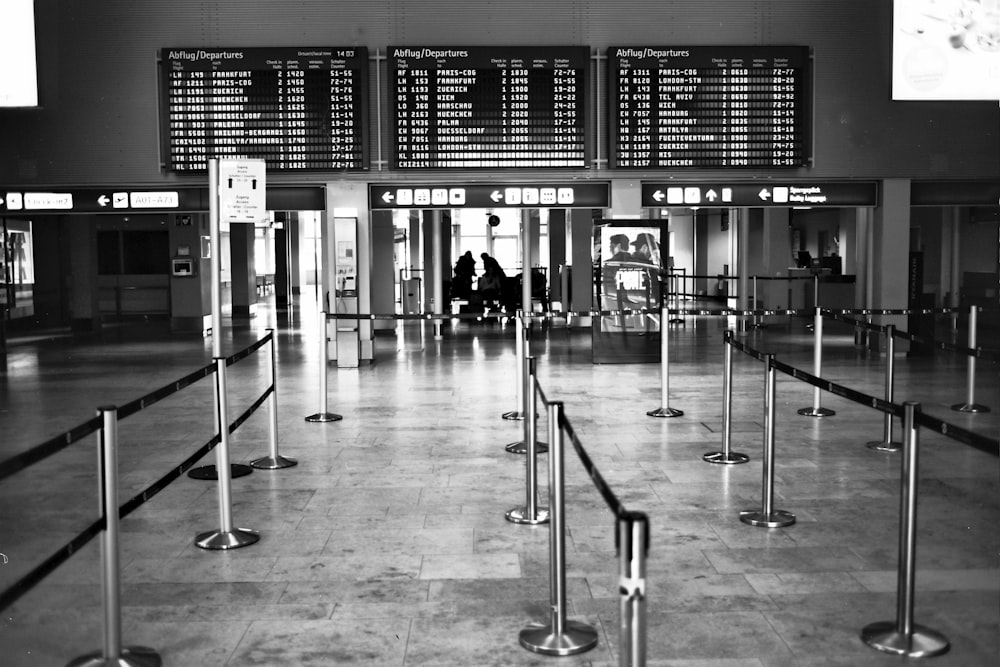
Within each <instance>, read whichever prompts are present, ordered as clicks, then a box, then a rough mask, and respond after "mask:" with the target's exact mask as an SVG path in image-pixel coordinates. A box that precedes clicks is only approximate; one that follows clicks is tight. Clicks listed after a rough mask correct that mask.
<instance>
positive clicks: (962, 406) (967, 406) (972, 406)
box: [951, 403, 990, 412]
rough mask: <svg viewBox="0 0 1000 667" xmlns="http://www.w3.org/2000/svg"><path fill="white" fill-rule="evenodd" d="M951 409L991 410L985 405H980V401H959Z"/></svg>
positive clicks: (958, 410) (964, 410)
mask: <svg viewBox="0 0 1000 667" xmlns="http://www.w3.org/2000/svg"><path fill="white" fill-rule="evenodd" d="M951 409H952V410H954V411H956V412H989V411H990V409H989V408H988V407H986V406H985V405H979V404H978V403H957V404H955V405H953V406H951Z"/></svg>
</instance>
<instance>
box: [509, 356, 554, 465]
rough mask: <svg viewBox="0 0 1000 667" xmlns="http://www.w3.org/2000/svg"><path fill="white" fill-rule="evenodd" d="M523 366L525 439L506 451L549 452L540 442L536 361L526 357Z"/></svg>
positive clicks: (514, 443)
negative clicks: (532, 449) (536, 393)
mask: <svg viewBox="0 0 1000 667" xmlns="http://www.w3.org/2000/svg"><path fill="white" fill-rule="evenodd" d="M522 366H523V367H524V370H523V372H522V373H521V377H523V378H524V381H523V385H522V391H521V396H522V397H523V398H522V402H523V405H522V406H521V409H522V411H523V414H524V416H525V418H524V439H523V440H519V441H517V442H512V443H510V444H509V445H507V446H506V447H505V448H504V449H506V450H507V451H508V452H510V453H511V454H529V452H530V451H531V448H532V447H534V448H535V452H537V453H543V452H547V451H549V447H548V445H546V444H545V443H544V442H539V441H538V412H537V407H536V400H537V397H536V395H535V359H534V358H533V357H525V358H524V360H523V362H522Z"/></svg>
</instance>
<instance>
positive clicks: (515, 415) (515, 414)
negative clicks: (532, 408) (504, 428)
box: [500, 410, 524, 421]
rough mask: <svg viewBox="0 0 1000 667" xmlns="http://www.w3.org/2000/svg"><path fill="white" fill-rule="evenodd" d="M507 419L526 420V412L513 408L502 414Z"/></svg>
mask: <svg viewBox="0 0 1000 667" xmlns="http://www.w3.org/2000/svg"><path fill="white" fill-rule="evenodd" d="M500 416H501V417H503V418H504V419H506V420H507V421H524V413H523V412H520V411H518V410H511V411H510V412H505V413H503V414H502V415H500Z"/></svg>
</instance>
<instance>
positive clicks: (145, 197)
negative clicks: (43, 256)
mask: <svg viewBox="0 0 1000 667" xmlns="http://www.w3.org/2000/svg"><path fill="white" fill-rule="evenodd" d="M227 184H228V182H227ZM235 184H236V182H235V181H234V185H235ZM247 187H249V188H250V190H251V191H252V190H253V183H252V179H251V181H250V184H249V186H247ZM259 187H261V188H263V183H261V184H260V185H259ZM325 208H326V191H325V189H324V188H322V187H312V186H311V187H297V186H277V187H269V188H267V189H266V208H265V210H270V211H282V210H284V211H318V210H323V209H325ZM208 209H209V198H208V188H199V187H183V188H164V189H162V190H160V189H156V188H139V189H135V190H128V189H125V188H122V187H121V186H116V187H107V188H86V189H80V188H70V189H65V190H44V191H43V190H28V189H24V188H17V187H5V186H2V185H0V213H118V214H122V213H129V212H132V213H162V212H177V213H192V212H198V211H207V210H208Z"/></svg>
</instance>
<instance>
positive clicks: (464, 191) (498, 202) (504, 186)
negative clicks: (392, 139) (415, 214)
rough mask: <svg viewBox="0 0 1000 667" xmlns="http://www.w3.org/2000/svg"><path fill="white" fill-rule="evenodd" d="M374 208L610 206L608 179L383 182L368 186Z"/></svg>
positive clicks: (370, 202)
mask: <svg viewBox="0 0 1000 667" xmlns="http://www.w3.org/2000/svg"><path fill="white" fill-rule="evenodd" d="M368 201H369V206H370V207H371V208H372V209H395V208H403V209H423V208H505V207H507V208H510V207H513V208H610V207H611V184H610V183H609V182H607V181H584V182H576V183H454V184H452V183H438V184H430V185H414V184H412V183H399V184H393V183H386V184H383V183H380V184H378V185H369V186H368Z"/></svg>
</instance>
